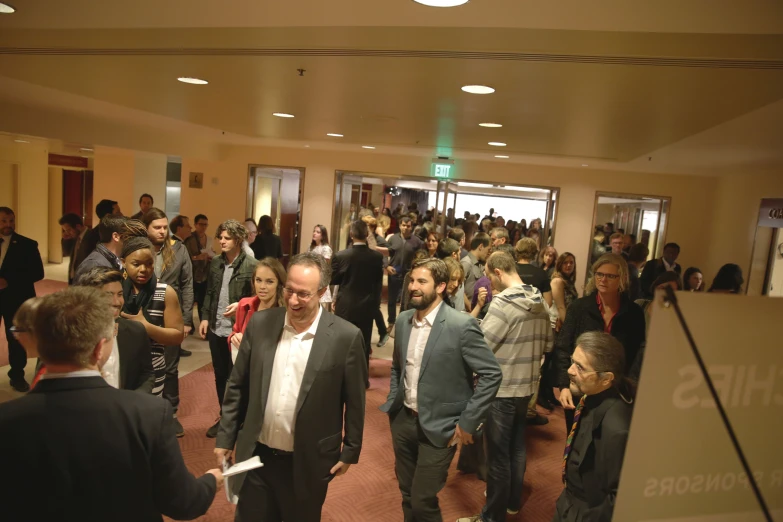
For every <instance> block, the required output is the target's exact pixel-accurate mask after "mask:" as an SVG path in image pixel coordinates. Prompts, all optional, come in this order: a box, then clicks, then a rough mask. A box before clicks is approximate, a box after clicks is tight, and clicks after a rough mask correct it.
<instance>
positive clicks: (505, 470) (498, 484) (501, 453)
mask: <svg viewBox="0 0 783 522" xmlns="http://www.w3.org/2000/svg"><path fill="white" fill-rule="evenodd" d="M529 402H530V397H529V396H528V397H511V398H496V399H495V400H494V401H492V405H491V406H490V407H489V413H488V414H487V422H486V424H485V425H484V442H485V444H486V452H487V504H486V505H485V506H484V509H482V510H481V518H482V520H483V521H484V522H503V521H504V520H506V509H511V510H519V508H520V507H521V505H522V482H523V481H524V478H525V464H526V461H527V452H526V450H525V421H526V416H527V405H528V403H529Z"/></svg>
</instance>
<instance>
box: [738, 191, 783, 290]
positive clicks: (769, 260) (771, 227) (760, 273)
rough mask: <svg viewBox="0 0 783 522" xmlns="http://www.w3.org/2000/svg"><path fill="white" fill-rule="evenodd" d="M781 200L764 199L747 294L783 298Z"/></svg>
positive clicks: (755, 239) (782, 201)
mask: <svg viewBox="0 0 783 522" xmlns="http://www.w3.org/2000/svg"><path fill="white" fill-rule="evenodd" d="M781 230H783V199H763V200H761V206H760V209H759V219H758V225H757V227H756V235H755V238H754V240H753V252H752V255H751V262H750V273H749V274H748V283H747V289H746V292H747V294H748V295H766V296H769V297H783V232H781Z"/></svg>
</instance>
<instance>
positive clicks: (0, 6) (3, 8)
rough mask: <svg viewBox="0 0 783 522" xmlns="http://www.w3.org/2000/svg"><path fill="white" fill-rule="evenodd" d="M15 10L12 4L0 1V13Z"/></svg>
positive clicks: (8, 12)
mask: <svg viewBox="0 0 783 522" xmlns="http://www.w3.org/2000/svg"><path fill="white" fill-rule="evenodd" d="M15 12H16V8H15V7H14V6H12V5H10V4H5V3H3V2H0V14H11V13H15Z"/></svg>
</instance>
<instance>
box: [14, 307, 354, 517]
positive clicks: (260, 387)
mask: <svg viewBox="0 0 783 522" xmlns="http://www.w3.org/2000/svg"><path fill="white" fill-rule="evenodd" d="M285 314H286V309H285V308H284V307H277V308H270V309H269V310H264V311H261V312H256V313H255V314H253V317H251V318H250V322H249V323H248V325H247V327H246V328H245V335H244V337H243V338H242V344H240V346H239V354H238V355H237V360H236V362H235V363H234V370H233V371H232V372H231V377H230V378H229V380H228V385H227V386H226V394H225V398H224V399H223V415H222V417H221V420H220V431H219V432H218V436H217V444H216V447H218V448H226V449H234V445H236V458H235V459H234V460H235V461H236V462H242V461H244V460H246V459H249V458H250V457H252V456H253V451H254V450H255V446H256V441H257V440H258V437H259V435H260V434H261V428H262V426H263V424H264V412H265V408H266V402H267V398H268V396H269V393H270V392H269V387H270V384H271V380H272V368H273V367H274V364H275V353H276V352H277V344H278V342H279V340H280V337H281V335H282V333H283V324H284V322H285ZM365 382H367V364H366V363H365V359H364V340H363V338H362V334H361V332H360V331H359V329H358V328H356V327H355V326H354V325H352V324H350V323H348V322H347V321H344V320H343V319H340V318H339V317H337V316H336V315H334V314H330V313H327V312H323V313H321V319H320V321H319V323H318V328H317V329H316V332H315V338H314V339H313V344H312V348H311V350H310V357H309V358H308V360H307V366H306V368H305V370H304V374H303V377H302V384H301V387H300V390H299V397H298V400H297V403H296V414H295V416H294V418H295V419H296V424H295V429H294V457H293V458H294V462H293V468H294V469H293V473H294V486H295V492H294V494H295V496H296V499H297V501H298V502H302V503H307V504H308V505H319V504H323V501H324V498H325V497H326V488H327V486H328V484H329V480H331V477H332V476H331V475H330V473H329V471H330V470H331V468H332V466H334V465H335V464H337V462H338V461H342V462H345V463H347V464H355V463H357V462H358V461H359V453H360V452H361V449H362V434H363V431H364V392H365V389H364V384H365ZM164 402H165V401H164ZM343 432H344V433H345V434H343ZM8 447H11V446H8ZM232 480H233V481H235V484H234V486H235V491H239V490H240V488H241V487H242V483H243V481H244V475H238V476H237V477H232Z"/></svg>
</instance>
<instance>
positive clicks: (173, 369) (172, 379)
mask: <svg viewBox="0 0 783 522" xmlns="http://www.w3.org/2000/svg"><path fill="white" fill-rule="evenodd" d="M180 348H181V346H179V345H177V346H166V348H165V351H164V353H163V355H164V356H165V359H166V380H164V381H163V398H164V399H166V400H167V401H169V402H170V403H171V405H172V406H173V407H174V413H177V410H178V409H179V351H180Z"/></svg>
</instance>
